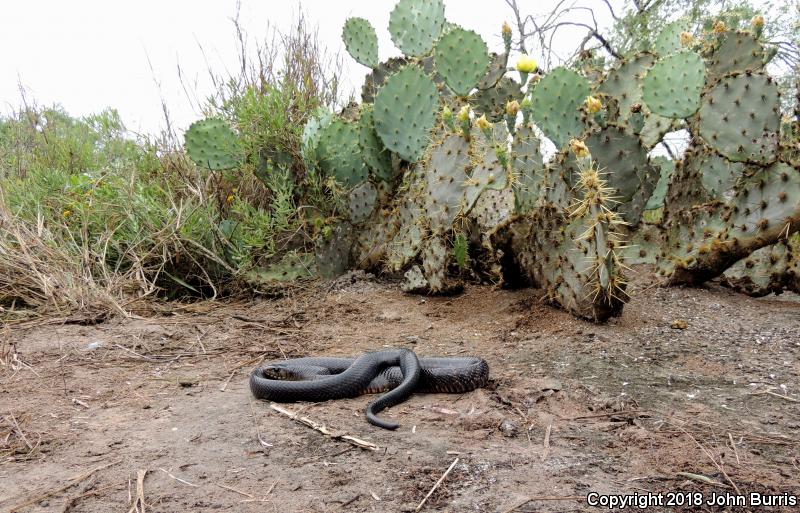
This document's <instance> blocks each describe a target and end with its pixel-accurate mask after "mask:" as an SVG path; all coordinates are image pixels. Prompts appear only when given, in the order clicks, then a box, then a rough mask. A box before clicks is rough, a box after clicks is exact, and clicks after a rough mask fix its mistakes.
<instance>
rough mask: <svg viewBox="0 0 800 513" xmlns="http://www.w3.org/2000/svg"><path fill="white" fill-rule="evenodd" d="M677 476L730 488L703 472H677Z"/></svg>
mask: <svg viewBox="0 0 800 513" xmlns="http://www.w3.org/2000/svg"><path fill="white" fill-rule="evenodd" d="M677 475H679V476H681V477H685V478H687V479H691V480H692V481H699V482H701V483H705V484H710V485H714V486H721V487H722V488H730V487H729V486H728V485H726V484H722V483H720V482H719V481H714V480H713V479H711V478H710V477H708V476H704V475H703V474H694V473H692V472H678V474H677Z"/></svg>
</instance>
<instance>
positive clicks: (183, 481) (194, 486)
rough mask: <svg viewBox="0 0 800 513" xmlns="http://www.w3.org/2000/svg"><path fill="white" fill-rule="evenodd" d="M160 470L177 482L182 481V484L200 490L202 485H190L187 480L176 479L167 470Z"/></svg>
mask: <svg viewBox="0 0 800 513" xmlns="http://www.w3.org/2000/svg"><path fill="white" fill-rule="evenodd" d="M158 470H160V471H161V472H163V473H165V474H166V475H168V476H169V477H171V478H172V479H174V480H175V481H180V482H181V483H183V484H185V485H188V486H191V487H193V488H200V485H196V484H194V483H190V482H189V481H187V480H185V479H181V478H180V477H175V476H173V475H172V474H170V473H169V471H167V470H165V469H163V468H159V469H158Z"/></svg>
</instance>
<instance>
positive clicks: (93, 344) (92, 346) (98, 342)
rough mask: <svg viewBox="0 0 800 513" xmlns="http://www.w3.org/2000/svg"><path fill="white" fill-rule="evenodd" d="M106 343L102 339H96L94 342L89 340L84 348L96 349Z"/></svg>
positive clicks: (88, 349) (87, 349)
mask: <svg viewBox="0 0 800 513" xmlns="http://www.w3.org/2000/svg"><path fill="white" fill-rule="evenodd" d="M104 345H106V343H105V342H103V341H102V340H95V341H94V342H89V343H88V344H86V347H84V349H85V350H86V351H94V350H95V349H98V348H100V347H103V346H104Z"/></svg>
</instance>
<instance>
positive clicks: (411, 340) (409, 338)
mask: <svg viewBox="0 0 800 513" xmlns="http://www.w3.org/2000/svg"><path fill="white" fill-rule="evenodd" d="M406 342H408V343H409V344H416V343H417V342H419V337H418V336H416V335H409V336H407V337H406Z"/></svg>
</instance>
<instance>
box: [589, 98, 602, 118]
mask: <svg viewBox="0 0 800 513" xmlns="http://www.w3.org/2000/svg"><path fill="white" fill-rule="evenodd" d="M585 103H586V110H587V111H589V113H590V114H594V113H595V112H600V109H602V108H603V103H602V102H601V101H600V100H599V99H598V98H595V97H594V96H587V97H586V102H585Z"/></svg>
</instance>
